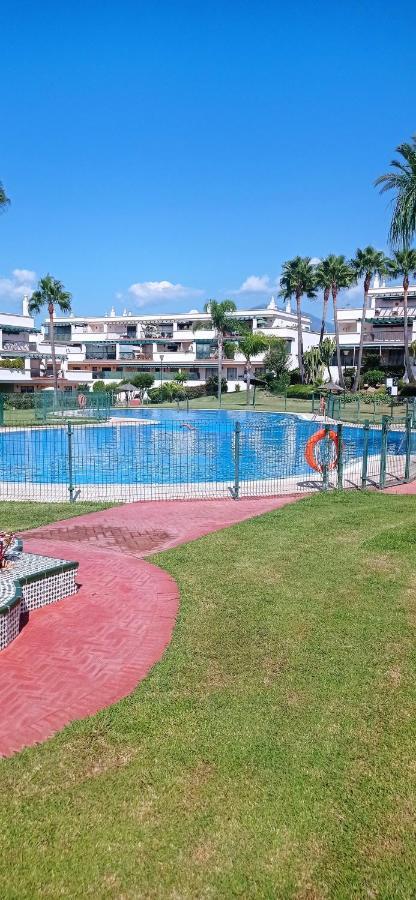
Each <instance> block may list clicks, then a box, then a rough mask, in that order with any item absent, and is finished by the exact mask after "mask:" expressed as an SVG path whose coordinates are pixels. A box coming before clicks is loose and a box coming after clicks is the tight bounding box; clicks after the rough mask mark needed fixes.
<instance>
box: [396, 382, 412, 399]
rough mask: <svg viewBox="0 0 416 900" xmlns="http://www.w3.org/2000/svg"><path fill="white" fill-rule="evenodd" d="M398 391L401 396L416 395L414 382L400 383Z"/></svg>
mask: <svg viewBox="0 0 416 900" xmlns="http://www.w3.org/2000/svg"><path fill="white" fill-rule="evenodd" d="M399 391H400V396H401V397H416V384H403V383H402V384H400V385H399Z"/></svg>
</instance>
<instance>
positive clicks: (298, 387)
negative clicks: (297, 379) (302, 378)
mask: <svg viewBox="0 0 416 900" xmlns="http://www.w3.org/2000/svg"><path fill="white" fill-rule="evenodd" d="M315 391H316V388H315V386H314V385H313V384H291V385H289V387H288V389H287V396H288V397H290V398H292V399H298V400H312V397H313V395H314V393H315Z"/></svg>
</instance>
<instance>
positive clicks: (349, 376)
mask: <svg viewBox="0 0 416 900" xmlns="http://www.w3.org/2000/svg"><path fill="white" fill-rule="evenodd" d="M354 378H355V369H348V368H346V369H344V383H345V387H346V389H347V391H348V390H349V389H350V388H352V386H353V382H354Z"/></svg>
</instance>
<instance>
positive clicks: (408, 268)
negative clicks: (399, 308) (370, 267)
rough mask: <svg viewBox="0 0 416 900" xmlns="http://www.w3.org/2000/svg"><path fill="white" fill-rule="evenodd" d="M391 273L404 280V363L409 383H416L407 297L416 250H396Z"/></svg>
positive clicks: (391, 264)
mask: <svg viewBox="0 0 416 900" xmlns="http://www.w3.org/2000/svg"><path fill="white" fill-rule="evenodd" d="M389 271H390V274H391V275H392V276H393V278H400V277H402V278H403V320H404V321H403V331H404V361H405V366H406V372H407V376H408V378H409V381H412V382H414V380H415V378H414V375H413V369H412V364H411V361H410V352H409V327H408V304H407V297H408V293H409V278H410V276H411V275H414V276H415V277H416V250H409V249H408V248H405V249H403V250H395V251H394V253H393V258H392V259H391V260H390V261H389Z"/></svg>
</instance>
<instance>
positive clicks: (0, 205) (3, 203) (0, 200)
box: [0, 181, 10, 212]
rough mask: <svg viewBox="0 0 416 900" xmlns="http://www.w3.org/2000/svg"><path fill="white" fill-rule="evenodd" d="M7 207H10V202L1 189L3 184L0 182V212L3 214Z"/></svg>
mask: <svg viewBox="0 0 416 900" xmlns="http://www.w3.org/2000/svg"><path fill="white" fill-rule="evenodd" d="M8 206H10V200H9V198H8V196H7V194H6V191H5V189H4V187H3V183H2V182H1V181H0V212H5V210H6V208H7V207H8Z"/></svg>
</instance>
